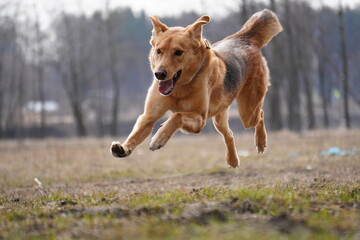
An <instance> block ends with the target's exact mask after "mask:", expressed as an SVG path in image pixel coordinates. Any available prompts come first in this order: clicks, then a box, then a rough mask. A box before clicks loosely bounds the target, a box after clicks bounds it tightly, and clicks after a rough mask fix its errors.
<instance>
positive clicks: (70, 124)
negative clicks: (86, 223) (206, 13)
mask: <svg viewBox="0 0 360 240" xmlns="http://www.w3.org/2000/svg"><path fill="white" fill-rule="evenodd" d="M9 5H10V3H9V4H2V5H1V4H0V138H22V137H46V136H59V137H66V136H75V135H76V136H88V135H91V136H105V135H119V134H126V133H128V132H129V131H130V130H131V127H132V124H133V122H134V121H135V119H136V117H137V116H138V115H139V114H140V113H141V112H142V109H143V102H144V99H145V95H146V91H147V88H148V87H149V86H150V83H151V81H152V73H151V71H150V68H149V66H148V64H149V62H148V58H147V56H148V51H149V49H150V45H149V38H150V35H151V29H152V28H151V24H150V21H149V20H148V18H147V16H146V15H145V13H144V12H142V13H139V14H135V13H134V12H132V10H131V9H129V8H118V9H110V8H109V5H108V2H107V1H105V10H103V11H98V12H95V13H94V14H93V15H91V16H87V15H85V14H84V13H81V12H80V13H79V14H76V15H75V14H69V13H66V12H61V13H60V14H56V15H54V16H53V19H52V22H51V24H50V26H49V27H48V28H47V29H44V28H43V27H42V24H41V23H40V21H39V18H38V17H35V18H30V17H26V15H25V16H24V13H23V12H22V11H14V13H13V14H12V15H9V13H8V11H6V9H7V8H8V7H9ZM265 7H266V8H269V9H272V10H273V11H274V12H276V13H277V14H278V16H279V18H280V21H281V22H282V24H283V26H284V29H285V30H284V32H282V33H281V34H279V35H278V36H277V37H276V38H275V39H273V41H272V42H270V44H269V46H267V47H265V48H264V49H263V53H264V55H265V56H266V58H267V60H268V65H269V68H270V71H271V83H272V86H271V87H270V89H269V92H268V95H267V100H266V101H265V114H266V115H267V116H266V117H265V119H266V120H267V126H268V129H271V130H282V129H290V130H293V131H302V130H306V129H315V128H330V127H331V128H334V127H335V128H336V127H345V126H346V127H359V126H360V116H359V113H360V111H359V108H360V91H359V90H360V81H358V79H359V78H360V68H359V66H358V65H359V60H360V45H359V42H360V31H359V30H360V7H357V8H352V9H349V8H346V9H342V8H339V9H332V8H328V7H325V6H323V7H320V8H316V9H315V8H312V7H311V6H310V5H309V4H308V3H307V2H306V1H291V0H278V1H275V0H270V1H268V3H267V4H266V3H264V2H261V3H260V2H259V3H256V2H254V1H247V0H242V1H239V3H238V5H236V6H234V8H233V9H232V10H231V11H230V12H229V14H228V15H227V16H226V17H222V18H215V19H213V21H212V22H211V23H210V24H209V25H207V26H205V30H204V34H205V37H206V38H207V39H209V40H210V41H211V42H216V41H218V40H221V39H222V38H224V37H225V36H227V35H229V34H232V33H234V32H236V31H238V30H239V29H240V28H241V26H242V24H243V23H244V22H245V21H246V19H248V18H249V17H250V16H251V14H253V13H254V12H256V11H259V10H262V9H263V8H265ZM34 13H35V16H36V11H34ZM199 15H200V14H199V13H195V12H191V13H183V14H182V15H181V16H178V17H165V18H162V19H163V22H165V23H166V24H168V25H169V26H186V25H188V24H190V23H192V22H193V21H194V20H196V19H197V18H198V17H199ZM237 124H238V125H241V124H240V121H238V122H237Z"/></svg>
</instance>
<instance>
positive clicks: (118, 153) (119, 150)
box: [110, 142, 131, 158]
mask: <svg viewBox="0 0 360 240" xmlns="http://www.w3.org/2000/svg"><path fill="white" fill-rule="evenodd" d="M110 153H111V154H112V155H113V156H114V157H118V158H123V157H127V156H129V155H130V153H131V150H130V149H128V148H126V147H123V146H121V144H120V142H112V144H111V147H110Z"/></svg>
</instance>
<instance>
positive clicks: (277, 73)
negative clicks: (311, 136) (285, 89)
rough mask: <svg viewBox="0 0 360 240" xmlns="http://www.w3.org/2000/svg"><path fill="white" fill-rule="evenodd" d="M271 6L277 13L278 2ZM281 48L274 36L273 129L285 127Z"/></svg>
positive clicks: (272, 45)
mask: <svg viewBox="0 0 360 240" xmlns="http://www.w3.org/2000/svg"><path fill="white" fill-rule="evenodd" d="M270 8H271V10H272V11H273V12H275V13H276V3H275V0H271V1H270ZM282 55H283V54H282V50H281V42H280V41H279V38H278V37H277V38H274V39H273V40H272V41H271V55H270V62H269V68H270V75H271V87H270V90H269V93H268V101H269V107H270V112H269V119H270V122H269V126H270V129H271V130H281V129H282V128H283V122H282V111H281V106H282V104H281V94H280V93H281V86H282V83H281V80H282V76H281V72H282V69H281V67H280V66H282V61H283V59H284V58H283V56H282Z"/></svg>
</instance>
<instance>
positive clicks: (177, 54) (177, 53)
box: [174, 50, 184, 56]
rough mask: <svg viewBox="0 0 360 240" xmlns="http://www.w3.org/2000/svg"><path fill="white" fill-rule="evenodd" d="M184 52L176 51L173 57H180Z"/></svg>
mask: <svg viewBox="0 0 360 240" xmlns="http://www.w3.org/2000/svg"><path fill="white" fill-rule="evenodd" d="M183 52H184V51H181V50H176V51H175V53H174V54H175V56H181V55H182V54H183Z"/></svg>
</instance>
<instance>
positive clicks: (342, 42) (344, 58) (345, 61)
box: [338, 0, 350, 129]
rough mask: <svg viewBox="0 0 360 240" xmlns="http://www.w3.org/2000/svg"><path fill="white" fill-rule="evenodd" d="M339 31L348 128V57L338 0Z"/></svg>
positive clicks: (341, 8)
mask: <svg viewBox="0 0 360 240" xmlns="http://www.w3.org/2000/svg"><path fill="white" fill-rule="evenodd" d="M338 16H339V32H340V46H341V57H342V63H343V65H342V67H343V69H342V80H343V98H344V118H345V125H346V128H348V129H350V114H349V80H348V57H347V52H346V37H345V24H344V9H343V6H342V2H341V0H340V9H339V14H338Z"/></svg>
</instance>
